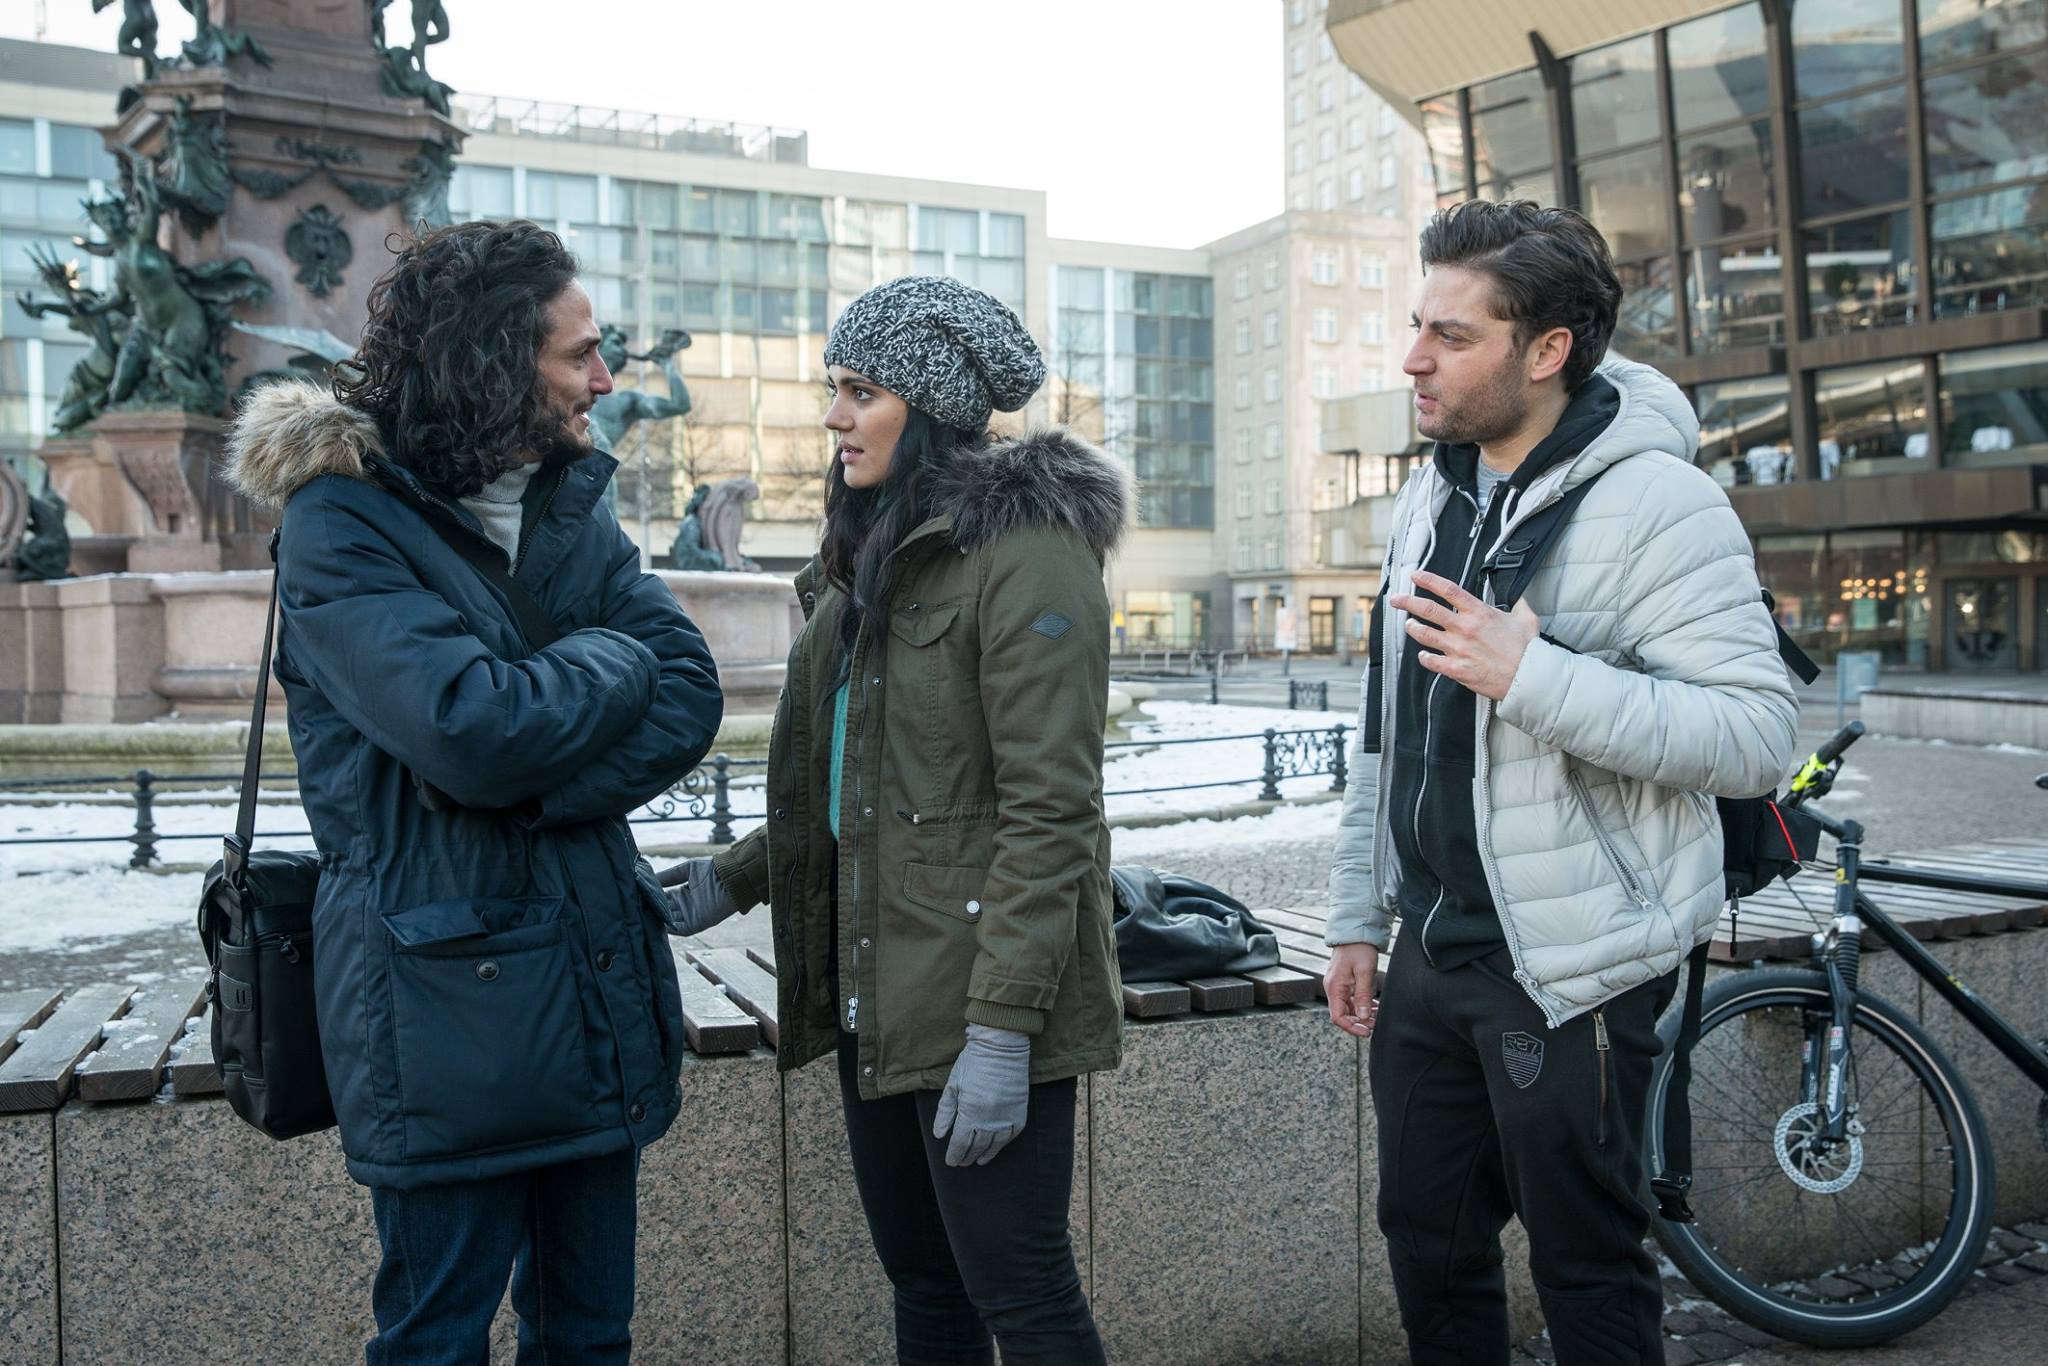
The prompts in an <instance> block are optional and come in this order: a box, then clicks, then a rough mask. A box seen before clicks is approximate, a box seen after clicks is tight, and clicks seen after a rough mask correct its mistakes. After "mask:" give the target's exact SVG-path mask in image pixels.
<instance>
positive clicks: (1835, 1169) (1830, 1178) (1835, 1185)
mask: <svg viewBox="0 0 2048 1366" xmlns="http://www.w3.org/2000/svg"><path fill="white" fill-rule="evenodd" d="M1820 1125H1821V1119H1820V1107H1819V1106H1818V1105H1815V1104H1814V1103H1812V1102H1811V1101H1803V1102H1801V1103H1800V1104H1798V1105H1795V1106H1793V1107H1792V1108H1791V1109H1789V1110H1787V1111H1786V1112H1785V1113H1784V1114H1783V1115H1781V1116H1779V1118H1778V1128H1777V1132H1776V1133H1774V1134H1773V1135H1772V1137H1771V1150H1772V1151H1773V1152H1775V1153H1776V1154H1777V1156H1778V1166H1779V1168H1780V1169H1782V1170H1783V1171H1784V1173H1785V1175H1786V1176H1788V1177H1790V1178H1791V1179H1792V1183H1793V1184H1794V1185H1796V1186H1798V1187H1799V1188H1800V1189H1802V1190H1810V1191H1812V1192H1813V1193H1814V1194H1815V1195H1835V1194H1837V1193H1839V1192H1841V1191H1845V1190H1847V1189H1848V1188H1849V1187H1850V1186H1852V1185H1854V1184H1855V1181H1856V1178H1857V1177H1858V1176H1860V1175H1862V1174H1863V1140H1862V1138H1861V1137H1859V1136H1858V1134H1857V1132H1856V1128H1857V1127H1858V1126H1855V1125H1853V1124H1852V1125H1851V1128H1850V1132H1849V1135H1848V1137H1846V1138H1844V1139H1842V1140H1841V1141H1840V1142H1837V1143H1832V1144H1829V1145H1828V1146H1827V1147H1825V1148H1823V1147H1820V1146H1819V1145H1818V1144H1817V1142H1816V1137H1817V1135H1818V1133H1819V1130H1820Z"/></svg>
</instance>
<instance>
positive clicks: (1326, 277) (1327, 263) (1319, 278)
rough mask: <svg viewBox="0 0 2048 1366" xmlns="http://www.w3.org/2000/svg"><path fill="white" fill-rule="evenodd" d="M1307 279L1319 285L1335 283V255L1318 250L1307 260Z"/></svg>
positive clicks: (1332, 252)
mask: <svg viewBox="0 0 2048 1366" xmlns="http://www.w3.org/2000/svg"><path fill="white" fill-rule="evenodd" d="M1308 277H1309V279H1311V280H1313V281H1315V283H1317V284H1319V285H1334V284H1336V283H1337V253H1336V252H1334V251H1327V250H1318V251H1317V252H1316V253H1315V254H1314V255H1313V256H1311V257H1310V258H1309V266H1308Z"/></svg>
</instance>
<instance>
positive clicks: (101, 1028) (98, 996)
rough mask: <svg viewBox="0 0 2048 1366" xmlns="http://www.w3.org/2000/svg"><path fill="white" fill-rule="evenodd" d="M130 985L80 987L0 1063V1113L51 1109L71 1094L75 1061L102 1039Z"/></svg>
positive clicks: (125, 1003) (125, 1000)
mask: <svg viewBox="0 0 2048 1366" xmlns="http://www.w3.org/2000/svg"><path fill="white" fill-rule="evenodd" d="M134 992H135V988H134V987H132V986H106V985H101V986H90V987H81V988H80V989H79V990H77V991H74V992H72V993H71V994H70V995H69V996H67V997H65V998H64V1001H63V1004H61V1005H59V1006H58V1007H57V1008H56V1009H55V1010H54V1011H52V1012H50V1015H49V1018H47V1019H45V1020H44V1021H43V1022H42V1024H40V1025H38V1026H37V1027H36V1032H35V1033H34V1034H33V1035H31V1036H30V1037H29V1038H28V1039H26V1040H24V1041H22V1043H21V1044H20V1046H19V1047H17V1048H16V1049H15V1050H14V1052H13V1054H12V1055H10V1056H9V1057H8V1059H7V1061H6V1062H5V1063H0V1113H4V1112H12V1111H17V1110H54V1109H56V1108H57V1107H58V1106H59V1105H61V1104H63V1102H64V1100H65V1099H66V1098H67V1097H68V1096H69V1095H70V1094H71V1077H72V1073H73V1071H74V1070H75V1069H76V1068H77V1067H78V1064H79V1061H80V1060H81V1059H83V1058H84V1057H85V1055H86V1054H87V1053H90V1052H91V1051H92V1050H93V1049H94V1048H97V1047H98V1046H99V1042H100V1040H101V1039H103V1038H105V1037H106V1031H107V1021H108V1020H111V1019H113V1018H114V1017H116V1016H118V1015H119V1014H121V1012H122V1011H123V1010H125V1009H127V1006H128V998H129V997H130V996H131V995H133V994H134Z"/></svg>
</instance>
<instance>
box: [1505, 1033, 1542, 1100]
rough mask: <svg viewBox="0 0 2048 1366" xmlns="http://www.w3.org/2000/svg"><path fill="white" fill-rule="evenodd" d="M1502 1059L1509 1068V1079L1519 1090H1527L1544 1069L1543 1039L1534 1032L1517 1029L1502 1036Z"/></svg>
mask: <svg viewBox="0 0 2048 1366" xmlns="http://www.w3.org/2000/svg"><path fill="white" fill-rule="evenodd" d="M1500 1060H1501V1062H1502V1063H1504V1064H1505V1065H1506V1067H1507V1069H1508V1080H1509V1081H1511V1082H1513V1083H1514V1084H1515V1086H1516V1088H1517V1089H1518V1090H1523V1091H1526V1090H1528V1089H1529V1088H1530V1087H1531V1086H1534V1085H1535V1084H1536V1078H1537V1076H1538V1075H1539V1074H1540V1073H1541V1072H1542V1071H1543V1040H1541V1039H1539V1038H1537V1037H1536V1036H1535V1035H1533V1034H1524V1033H1523V1032H1522V1031H1521V1030H1519V1029H1518V1030H1516V1031H1515V1032H1514V1033H1512V1034H1503V1035H1501V1036H1500Z"/></svg>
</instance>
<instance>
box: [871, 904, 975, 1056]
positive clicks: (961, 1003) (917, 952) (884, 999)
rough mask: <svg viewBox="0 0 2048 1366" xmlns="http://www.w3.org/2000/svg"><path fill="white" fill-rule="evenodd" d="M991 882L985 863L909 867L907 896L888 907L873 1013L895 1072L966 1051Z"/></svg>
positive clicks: (877, 949) (878, 944)
mask: <svg viewBox="0 0 2048 1366" xmlns="http://www.w3.org/2000/svg"><path fill="white" fill-rule="evenodd" d="M987 883H988V869H986V868H971V867H944V866H941V865H938V864H929V863H906V864H904V865H903V888H902V893H901V896H900V898H891V901H892V902H893V904H891V905H887V906H885V908H884V911H883V916H882V921H881V925H880V933H879V935H878V936H877V938H876V943H875V987H874V1001H875V1007H876V1008H875V1011H874V1013H873V1016H872V1018H873V1019H874V1020H875V1021H876V1023H877V1025H878V1026H879V1028H880V1045H879V1046H880V1050H881V1062H882V1064H883V1066H884V1067H886V1068H887V1069H888V1070H889V1072H891V1073H892V1074H899V1075H900V1074H902V1073H906V1072H923V1071H928V1070H931V1069H933V1068H938V1067H944V1066H946V1065H947V1064H948V1063H949V1062H950V1061H951V1060H952V1059H953V1057H954V1056H955V1055H957V1054H958V1053H959V1052H960V1038H961V1031H962V1030H963V1029H965V1028H966V1027H967V982H968V979H969V978H970V977H971V976H972V975H973V973H974V960H975V958H976V956H977V955H978V954H979V953H980V951H981V944H980V940H979V935H978V931H979V928H980V925H981V915H982V911H981V894H982V889H983V887H985V886H986V885H987ZM865 1009H866V1006H865V1005H863V1010H865ZM867 1027H868V1026H867V1025H866V1024H865V1023H863V1025H862V1028H863V1029H865V1028H867Z"/></svg>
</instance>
